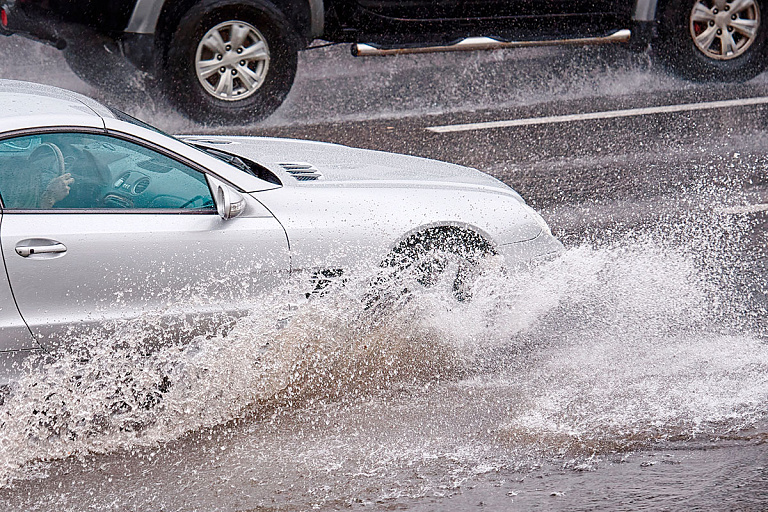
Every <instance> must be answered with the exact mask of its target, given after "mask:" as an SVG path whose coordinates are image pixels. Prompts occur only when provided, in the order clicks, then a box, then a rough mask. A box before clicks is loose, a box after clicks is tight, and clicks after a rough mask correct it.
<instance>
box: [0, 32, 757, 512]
mask: <svg viewBox="0 0 768 512" xmlns="http://www.w3.org/2000/svg"><path fill="white" fill-rule="evenodd" d="M0 48H3V50H2V53H4V54H9V52H10V53H13V54H15V55H20V56H22V57H23V59H21V60H23V61H24V62H26V65H24V66H14V67H5V68H4V69H3V73H2V76H3V77H5V78H19V79H31V80H35V81H39V82H43V83H51V84H54V85H64V86H67V87H70V88H72V89H75V90H79V91H80V92H84V93H86V94H92V95H96V96H98V97H99V98H100V99H104V100H106V101H108V102H110V103H113V104H115V105H117V106H119V107H121V108H124V109H125V110H127V111H128V112H130V113H132V114H134V115H137V116H138V117H140V118H142V119H144V120H146V121H148V122H151V123H155V124H157V125H159V126H160V127H161V128H164V129H166V130H169V131H172V132H178V133H193V132H194V133H237V134H238V135H244V134H249V135H262V136H277V137H291V138H301V139H313V140H321V141H327V142H333V143H339V144H345V145H350V146H355V147H361V148H368V149H376V150H383V151H394V152H400V153H407V154H411V155H416V156H422V157H428V158H436V159H440V160H444V161H449V162H455V163H460V164H464V165H468V166H471V167H475V168H477V169H480V170H482V171H484V172H487V173H489V174H491V175H493V176H495V177H497V178H498V179H500V180H502V181H504V182H505V183H507V184H509V185H510V186H512V187H514V188H515V189H516V190H517V191H518V192H520V193H521V194H522V195H523V197H524V198H526V200H527V201H528V202H529V203H530V204H532V205H533V206H534V207H535V208H537V209H539V210H540V211H542V213H543V215H544V216H545V218H546V219H547V220H548V221H549V223H550V225H551V226H552V229H553V231H554V232H555V233H556V234H557V235H558V236H559V237H560V238H561V239H563V240H564V241H565V242H566V245H571V246H572V245H577V244H579V243H580V242H581V241H582V240H583V239H584V238H585V237H590V238H591V239H598V240H599V239H601V238H604V237H608V236H613V234H614V233H615V232H616V230H619V231H622V230H623V231H626V230H633V229H653V226H654V225H655V224H656V223H658V222H660V220H662V219H663V220H665V221H666V222H668V221H669V219H670V218H671V219H675V218H676V217H678V216H679V217H684V216H685V215H687V214H688V213H690V212H691V211H694V212H695V211H697V209H700V208H701V207H702V202H704V207H705V208H707V209H723V210H725V211H736V210H738V209H739V208H741V209H742V210H739V211H741V212H742V213H735V214H733V215H741V216H743V217H745V218H746V219H747V220H748V221H749V222H750V223H751V228H750V231H749V235H748V236H747V237H746V238H745V239H744V240H743V241H742V242H741V245H740V246H739V247H738V248H737V249H735V250H736V251H737V252H739V254H738V256H739V258H740V259H741V260H743V261H747V262H749V265H746V266H745V267H744V274H745V279H744V281H745V283H746V284H745V286H746V287H747V288H748V289H749V290H750V293H751V294H752V296H753V299H754V300H756V301H764V300H765V297H764V296H763V295H764V294H763V292H762V285H761V284H760V283H762V282H764V280H765V275H766V274H765V268H766V263H765V257H764V254H763V253H764V251H763V248H764V247H765V245H766V244H765V242H766V240H765V237H766V228H765V226H766V218H765V216H764V214H763V213H760V212H751V210H752V209H755V210H759V207H754V205H762V204H764V203H768V186H766V185H768V167H767V166H768V122H767V121H768V106H766V105H755V106H737V107H729V108H720V109H712V110H699V111H688V112H678V113H662V114H651V115H637V116H630V117H622V118H614V119H598V120H577V121H571V122H562V123H553V124H545V125H532V126H520V127H509V128H495V129H483V130H469V131H463V132H459V133H449V134H440V133H434V132H432V131H429V130H428V129H427V128H428V127H431V126H438V125H453V124H460V123H477V122H488V121H499V120H513V119H529V118H541V117H546V116H562V115H574V114H584V113H593V112H605V111H613V110H624V109H635V108H647V107H656V106H667V105H679V104H687V103H698V102H712V101H721V100H732V99H741V98H756V97H763V96H768V74H763V75H761V76H759V77H757V78H756V79H754V80H752V81H750V82H747V83H744V84H722V83H714V84H696V83H690V82H685V81H682V80H679V79H677V78H675V77H673V76H670V75H669V74H667V73H666V71H665V70H663V69H660V68H658V67H657V66H656V65H655V64H653V63H652V61H651V60H650V58H649V56H648V55H645V54H640V55H638V54H634V53H631V52H629V51H627V50H625V49H623V48H621V47H589V48H546V49H542V48H532V49H524V50H513V51H503V52H476V53H468V54H453V55H424V56H408V57H396V58H368V59H359V58H354V57H352V56H351V55H349V53H348V50H347V49H346V48H345V47H330V48H325V49H321V50H313V51H309V52H305V53H304V54H303V55H302V58H301V60H300V64H299V66H300V67H299V74H298V78H297V82H296V85H295V86H294V89H293V91H292V92H291V94H290V96H289V98H288V101H287V102H286V104H285V105H284V106H283V107H281V109H279V110H278V112H277V113H276V114H275V115H274V116H273V117H272V118H270V119H268V120H267V121H266V122H264V123H262V124H259V125H253V126H246V127H234V128H231V129H230V128H228V129H221V128H215V127H205V126H196V125H193V124H191V123H189V122H188V121H186V120H184V119H183V118H181V117H180V116H179V115H178V114H176V113H175V112H173V111H172V110H171V109H170V108H169V107H168V106H167V105H166V104H164V103H163V102H162V100H158V99H157V98H156V97H155V96H153V95H151V93H149V92H147V90H144V89H142V88H141V87H138V88H131V87H127V88H126V87H123V86H119V87H116V88H115V90H114V91H108V92H104V91H95V90H93V89H92V88H90V87H89V86H87V85H86V84H84V83H83V82H81V81H79V80H78V79H77V78H76V77H74V75H72V74H71V72H69V71H68V70H67V69H66V67H65V65H64V63H63V61H62V60H61V58H60V56H59V55H58V54H57V52H56V51H55V50H53V49H50V48H41V47H39V45H34V44H31V43H28V42H26V41H21V40H17V39H15V38H10V39H7V40H0ZM702 191H705V192H702ZM691 198H693V200H691ZM734 209H736V210H734ZM726 215H729V213H726ZM608 233H610V235H609V234H608ZM750 283H751V285H750ZM761 439H762V438H760V436H758V439H757V441H755V442H753V441H750V442H749V443H743V444H739V443H730V444H725V443H724V444H721V445H718V446H715V447H714V450H715V451H714V452H712V451H711V450H712V449H713V447H712V446H701V445H684V446H677V447H674V448H673V450H674V453H675V456H676V457H677V459H675V461H671V462H670V461H668V460H665V459H664V457H665V456H664V455H663V454H659V453H654V452H653V451H651V452H648V453H641V454H637V455H634V456H632V457H631V458H630V459H629V460H626V458H625V459H623V460H621V461H617V463H616V464H615V465H613V466H609V467H607V468H601V469H599V470H598V471H596V472H594V473H593V472H587V473H573V472H567V473H564V474H565V475H566V476H565V477H560V476H558V475H560V474H561V473H559V472H558V471H557V469H556V468H554V469H553V468H550V469H549V470H547V469H546V468H545V469H543V470H542V472H543V473H547V471H549V472H548V473H547V475H545V476H546V478H543V480H541V481H544V482H546V483H544V484H537V482H538V480H536V478H537V476H536V475H533V476H530V477H529V480H528V481H527V482H528V483H523V481H522V480H521V481H520V482H519V483H518V484H515V485H506V486H505V485H496V484H497V483H498V482H499V479H498V478H497V479H495V480H493V481H492V482H491V483H488V484H485V483H484V482H483V479H480V480H479V482H478V483H477V486H476V487H470V488H467V489H465V490H464V491H463V492H462V493H461V494H460V496H458V497H454V498H452V500H442V501H441V500H429V501H422V502H417V503H411V507H409V508H412V509H414V510H456V509H461V510H482V509H491V510H503V509H508V508H510V507H512V503H513V501H514V496H515V494H516V492H518V491H519V490H520V489H519V488H521V487H524V486H526V485H528V486H529V487H530V490H531V491H534V494H533V497H531V498H529V501H526V502H523V503H520V501H519V500H518V501H517V504H516V505H515V506H516V507H521V508H519V509H521V510H525V509H542V510H545V509H549V510H552V509H563V510H566V509H569V508H570V507H575V508H578V509H584V510H593V509H605V510H608V509H623V510H639V509H649V510H653V509H659V508H655V507H656V506H658V507H662V508H664V507H668V506H669V503H673V502H674V501H673V498H674V494H675V490H676V489H679V488H680V486H689V487H691V486H692V487H696V486H699V487H701V488H702V489H703V490H704V491H702V492H705V493H706V492H707V491H708V492H710V493H711V495H710V496H709V499H704V500H703V501H701V502H695V501H694V502H691V503H689V505H690V506H691V507H692V509H696V508H697V507H698V508H702V509H707V508H709V507H710V506H712V504H713V503H717V502H720V503H724V509H739V510H742V509H743V510H759V509H760V507H761V505H760V504H761V503H764V500H765V499H768V497H766V496H767V495H766V492H767V491H766V490H767V489H768V484H767V483H766V476H765V471H764V466H765V463H766V462H768V460H766V459H765V457H766V454H765V448H764V445H762V442H763V441H762V440H761ZM708 450H710V451H708ZM679 460H685V461H687V462H686V464H684V465H682V466H681V465H679V464H677V463H676V461H679ZM734 460H739V461H740V464H739V466H738V467H739V472H737V473H735V474H736V475H737V476H738V478H737V477H736V476H733V477H732V478H731V479H726V480H723V482H724V483H723V485H722V486H719V485H718V484H717V482H715V481H714V480H712V479H713V478H715V477H716V476H717V475H718V474H720V475H721V476H724V475H725V476H727V475H728V467H729V464H731V463H732V462H733V461H734ZM750 460H753V461H754V468H753V471H752V473H750V462H749V461H750ZM681 468H683V469H685V470H686V471H687V474H681V473H680V470H681ZM750 474H752V478H750V476H749V475H750ZM552 475H554V476H552ZM741 477H743V478H742V479H741V480H739V478H741ZM513 478H516V477H515V475H510V476H509V481H510V482H512V479H513ZM649 478H653V479H655V482H656V484H655V485H656V489H657V490H658V493H659V496H662V497H663V498H664V499H660V500H659V501H653V500H652V499H651V498H649V496H648V491H647V488H648V487H647V486H646V487H645V488H644V489H646V490H645V491H644V492H643V493H640V494H639V495H637V496H633V495H632V489H631V487H632V486H631V484H629V483H628V482H631V481H632V479H649ZM558 479H564V480H565V483H562V482H560V481H559V480H558ZM737 480H738V481H737ZM502 481H503V480H502ZM530 482H533V483H530ZM681 482H683V483H681ZM563 490H567V492H569V493H570V494H569V497H570V498H571V499H569V500H568V501H563V502H559V501H558V500H559V496H560V495H559V494H558V493H560V492H563ZM715 490H716V491H715ZM694 491H695V489H694ZM536 493H538V494H536ZM744 493H748V494H747V498H748V499H746V500H745V501H740V499H741V498H740V497H742V496H745V494H744ZM529 495H530V494H529ZM690 495H691V493H688V494H686V496H690ZM579 496H581V497H582V499H581V500H580V501H579V499H578V497H579ZM670 496H671V498H669V497H670ZM666 498H669V499H666ZM537 499H538V500H539V501H536V500H537ZM574 500H576V501H574ZM633 500H638V501H633Z"/></svg>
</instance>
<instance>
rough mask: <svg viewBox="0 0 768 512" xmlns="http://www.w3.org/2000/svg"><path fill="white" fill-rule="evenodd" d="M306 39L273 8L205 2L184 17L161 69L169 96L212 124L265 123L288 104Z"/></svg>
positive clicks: (257, 3) (190, 113) (259, 4)
mask: <svg viewBox="0 0 768 512" xmlns="http://www.w3.org/2000/svg"><path fill="white" fill-rule="evenodd" d="M297 52H298V37H297V36H296V34H295V32H294V31H293V29H292V28H291V26H290V24H289V23H288V22H287V20H286V19H285V17H284V16H283V15H282V14H281V13H280V12H279V11H277V10H276V9H275V8H274V7H272V6H271V4H268V3H266V2H260V1H253V2H249V3H248V5H243V4H241V3H239V2H232V1H229V0H223V1H222V0H217V1H213V2H203V3H201V4H198V5H197V6H196V7H194V8H192V9H191V10H190V11H189V12H188V13H187V15H186V16H185V17H184V18H183V19H182V20H181V22H180V24H179V27H178V29H177V30H176V32H175V33H174V36H173V38H172V40H171V42H170V46H169V48H168V55H167V58H166V64H165V65H164V66H163V70H162V71H161V74H162V80H163V83H164V86H165V88H166V91H167V92H168V95H169V99H170V100H171V101H172V102H174V103H176V105H177V106H178V107H179V108H180V109H181V110H182V111H184V112H185V113H186V114H187V115H188V116H189V117H190V118H192V119H193V120H195V121H197V122H200V123H206V124H220V125H231V124H242V123H249V122H255V121H259V120H261V119H264V118H265V117H267V116H268V115H270V114H271V113H272V112H274V111H275V109H277V107H279V106H280V105H281V104H282V102H283V101H284V100H285V97H286V96H287V94H288V92H289V91H290V89H291V86H292V85H293V80H294V77H295V76H296V62H297Z"/></svg>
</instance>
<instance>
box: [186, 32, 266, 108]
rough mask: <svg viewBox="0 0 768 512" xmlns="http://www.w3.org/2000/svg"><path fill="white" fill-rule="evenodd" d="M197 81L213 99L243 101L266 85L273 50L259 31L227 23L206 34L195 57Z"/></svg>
mask: <svg viewBox="0 0 768 512" xmlns="http://www.w3.org/2000/svg"><path fill="white" fill-rule="evenodd" d="M195 70H196V72H197V79H198V80H199V81H200V84H202V86H203V88H204V89H205V90H206V91H207V92H208V93H209V94H210V95H211V96H213V97H215V98H216V99H218V100H224V101H239V100H244V99H245V98H248V97H249V96H251V95H253V94H254V93H255V92H256V91H258V90H259V88H260V87H261V86H262V85H263V84H264V79H265V78H266V76H267V72H268V71H269V46H267V41H266V39H264V36H263V35H262V34H261V32H259V31H258V30H257V29H256V27H254V26H253V25H251V24H250V23H246V22H244V21H237V20H232V21H225V22H224V23H219V24H218V25H216V26H215V27H213V28H212V29H211V30H209V31H208V32H206V33H205V35H204V36H203V39H202V40H201V41H200V43H199V44H198V45H197V54H196V55H195Z"/></svg>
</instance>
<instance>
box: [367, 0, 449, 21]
mask: <svg viewBox="0 0 768 512" xmlns="http://www.w3.org/2000/svg"><path fill="white" fill-rule="evenodd" d="M356 1H357V4H358V8H359V9H361V10H362V11H363V12H368V13H372V14H374V15H376V16H381V17H382V18H390V19H400V20H422V21H427V20H435V19H442V18H452V17H454V16H455V11H456V7H457V6H458V5H459V2H460V0H432V1H431V2H430V1H426V0H413V1H408V2H403V1H402V0H356Z"/></svg>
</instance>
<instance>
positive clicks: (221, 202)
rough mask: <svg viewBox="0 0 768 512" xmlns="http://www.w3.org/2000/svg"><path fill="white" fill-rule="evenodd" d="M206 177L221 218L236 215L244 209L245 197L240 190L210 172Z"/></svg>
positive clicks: (225, 218)
mask: <svg viewBox="0 0 768 512" xmlns="http://www.w3.org/2000/svg"><path fill="white" fill-rule="evenodd" d="M207 178H208V185H209V186H210V187H211V191H212V192H213V200H214V201H215V202H216V211H218V212H219V216H220V217H221V218H222V219H224V220H227V219H231V218H233V217H237V216H238V215H240V214H241V213H242V212H243V210H245V198H244V197H243V195H242V194H241V193H240V192H238V191H237V190H235V189H234V188H232V187H231V186H229V185H228V184H226V183H224V182H223V181H220V180H218V179H217V178H214V177H212V176H211V175H210V174H209V175H207Z"/></svg>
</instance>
